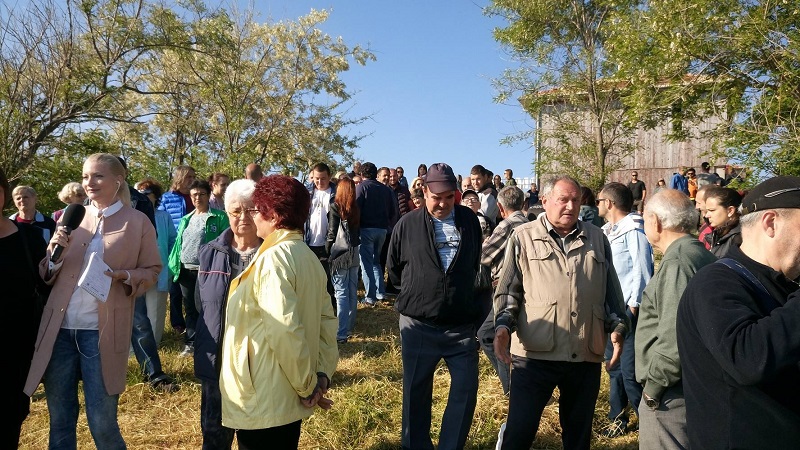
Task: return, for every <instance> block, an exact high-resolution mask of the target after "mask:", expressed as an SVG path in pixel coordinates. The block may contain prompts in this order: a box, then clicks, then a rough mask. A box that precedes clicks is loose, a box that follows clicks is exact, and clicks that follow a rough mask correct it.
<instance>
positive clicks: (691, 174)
mask: <svg viewBox="0 0 800 450" xmlns="http://www.w3.org/2000/svg"><path fill="white" fill-rule="evenodd" d="M686 175H689V176H690V177H693V176H694V172H689V173H687V174H686Z"/></svg>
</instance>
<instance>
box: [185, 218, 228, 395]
mask: <svg viewBox="0 0 800 450" xmlns="http://www.w3.org/2000/svg"><path fill="white" fill-rule="evenodd" d="M232 241H233V231H232V230H231V229H230V228H228V229H226V230H225V231H223V232H222V234H220V235H219V236H218V237H217V238H216V239H214V240H213V241H211V242H209V243H208V244H206V245H203V246H202V247H200V251H199V253H198V255H197V256H198V258H199V259H200V270H199V271H198V272H197V295H198V296H199V298H200V305H201V307H200V315H199V316H198V318H197V331H196V334H195V338H194V375H195V376H196V377H197V378H200V379H201V380H205V381H213V382H218V381H219V365H218V364H217V356H218V355H219V352H220V345H221V343H222V329H223V327H224V324H225V305H226V304H227V300H228V288H229V287H230V285H231V259H230V252H231V251H233V250H232V249H231V242H232Z"/></svg>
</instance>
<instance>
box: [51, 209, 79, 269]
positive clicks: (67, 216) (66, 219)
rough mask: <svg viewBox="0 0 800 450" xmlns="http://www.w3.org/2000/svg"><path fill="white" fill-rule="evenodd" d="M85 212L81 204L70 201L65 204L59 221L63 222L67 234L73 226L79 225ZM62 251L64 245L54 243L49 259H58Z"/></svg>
mask: <svg viewBox="0 0 800 450" xmlns="http://www.w3.org/2000/svg"><path fill="white" fill-rule="evenodd" d="M85 214H86V208H84V207H83V205H81V204H78V203H71V204H69V205H68V206H67V209H66V210H64V215H63V216H62V217H61V223H63V224H64V227H65V228H66V229H65V230H64V231H65V232H66V233H67V235H69V234H70V233H72V230H74V229H75V228H78V227H79V226H81V222H82V221H83V216H84V215H85ZM63 251H64V247H62V246H60V245H58V244H56V246H55V248H54V249H53V256H52V257H51V258H50V261H52V262H56V261H58V258H61V252H63Z"/></svg>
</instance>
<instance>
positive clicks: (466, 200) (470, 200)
mask: <svg viewBox="0 0 800 450" xmlns="http://www.w3.org/2000/svg"><path fill="white" fill-rule="evenodd" d="M461 201H462V202H464V203H473V202H479V201H480V200H478V199H477V198H475V197H465V198H464V199H462V200H461Z"/></svg>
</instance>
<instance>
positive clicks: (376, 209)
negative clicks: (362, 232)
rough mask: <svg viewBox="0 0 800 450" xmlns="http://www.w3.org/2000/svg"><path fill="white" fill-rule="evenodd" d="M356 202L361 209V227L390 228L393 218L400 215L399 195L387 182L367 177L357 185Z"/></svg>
mask: <svg viewBox="0 0 800 450" xmlns="http://www.w3.org/2000/svg"><path fill="white" fill-rule="evenodd" d="M356 203H357V204H358V209H359V210H361V229H364V228H383V229H384V230H388V229H389V227H390V226H391V225H392V224H391V222H392V218H393V217H397V216H398V214H399V213H398V210H397V197H396V196H395V195H394V191H393V190H392V189H391V188H390V187H389V186H386V185H385V184H382V183H379V182H377V181H375V180H374V179H371V178H366V179H364V181H362V182H361V183H360V184H359V185H358V186H357V187H356Z"/></svg>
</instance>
